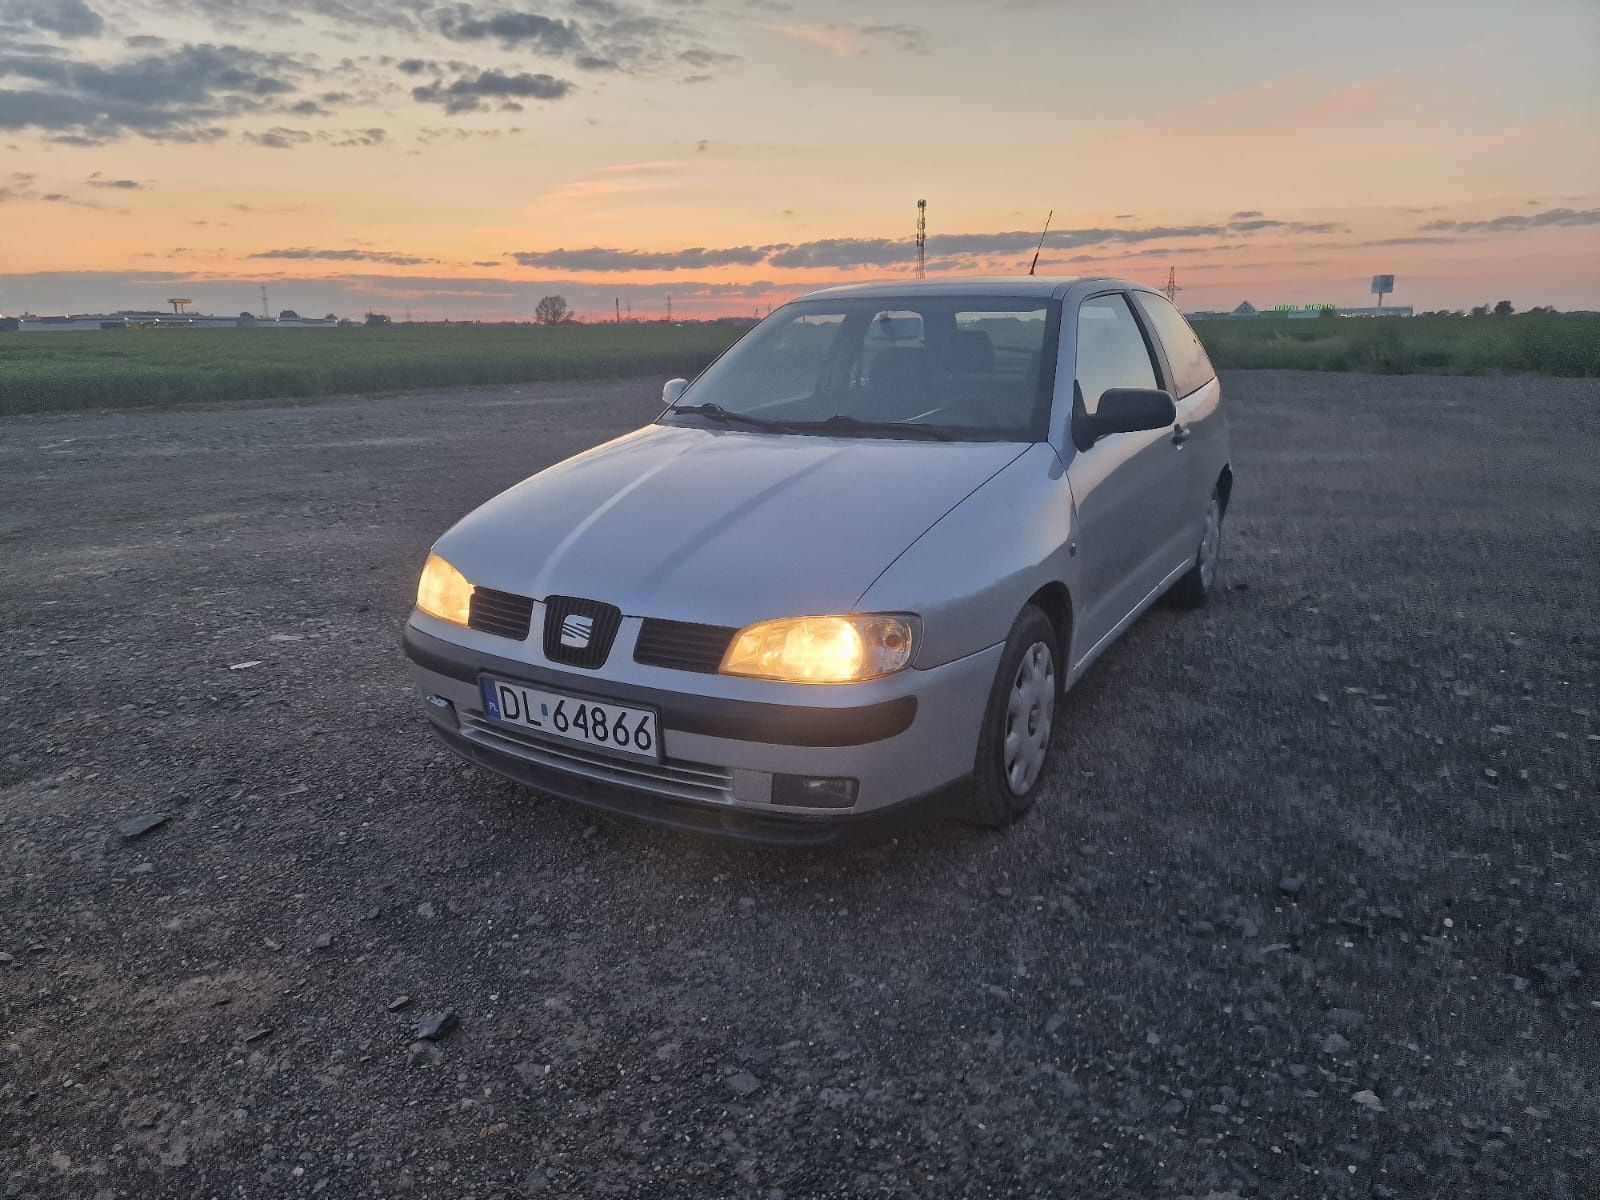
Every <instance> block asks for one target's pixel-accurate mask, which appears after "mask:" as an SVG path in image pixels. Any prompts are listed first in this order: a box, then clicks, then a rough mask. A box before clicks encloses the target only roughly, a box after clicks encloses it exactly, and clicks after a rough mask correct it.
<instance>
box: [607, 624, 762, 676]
mask: <svg viewBox="0 0 1600 1200" xmlns="http://www.w3.org/2000/svg"><path fill="white" fill-rule="evenodd" d="M738 632H739V631H738V630H737V629H729V628H728V627H727V626H725V625H696V624H693V623H692V622H689V621H662V620H658V619H657V618H655V617H646V618H645V620H644V624H643V626H642V627H641V628H640V630H639V641H638V643H637V644H636V645H635V646H634V648H633V661H634V662H636V663H643V664H644V665H645V666H648V667H670V668H672V669H673V670H674V671H699V672H700V673H701V674H704V675H715V674H716V673H717V668H718V667H720V666H721V665H722V656H723V655H724V654H726V653H727V652H728V644H729V643H730V642H732V641H733V638H734V635H735V634H736V633H738Z"/></svg>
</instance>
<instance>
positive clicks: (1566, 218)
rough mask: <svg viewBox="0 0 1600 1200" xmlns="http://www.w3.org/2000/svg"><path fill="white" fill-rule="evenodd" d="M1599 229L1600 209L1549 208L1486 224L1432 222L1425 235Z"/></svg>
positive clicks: (1493, 218) (1483, 222)
mask: <svg viewBox="0 0 1600 1200" xmlns="http://www.w3.org/2000/svg"><path fill="white" fill-rule="evenodd" d="M1576 225H1600V208H1583V209H1577V208H1547V209H1545V211H1544V212H1541V213H1508V214H1507V215H1505V216H1503V217H1490V218H1489V219H1487V220H1484V221H1429V222H1428V223H1427V224H1426V225H1424V226H1423V227H1422V229H1423V231H1424V232H1426V233H1432V232H1443V233H1521V232H1522V231H1524V230H1527V229H1546V228H1551V227H1554V228H1569V227H1572V226H1576Z"/></svg>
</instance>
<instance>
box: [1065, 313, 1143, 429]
mask: <svg viewBox="0 0 1600 1200" xmlns="http://www.w3.org/2000/svg"><path fill="white" fill-rule="evenodd" d="M1078 386H1079V387H1080V388H1082V389H1083V407H1084V408H1085V409H1086V410H1087V411H1089V412H1091V413H1092V412H1094V411H1095V410H1096V409H1098V408H1099V407H1100V397H1101V396H1102V395H1103V394H1104V393H1105V392H1108V391H1110V390H1111V389H1112V388H1153V387H1157V386H1158V385H1157V383H1156V369H1155V364H1154V363H1153V362H1152V361H1151V359H1150V348H1149V347H1148V346H1146V345H1145V341H1144V334H1143V333H1141V332H1140V331H1139V323H1138V322H1137V321H1135V320H1134V319H1133V311H1132V310H1131V309H1130V308H1129V307H1128V301H1127V298H1126V297H1124V296H1123V295H1121V294H1120V293H1118V294H1115V295H1109V296H1095V297H1094V298H1093V299H1090V300H1085V301H1084V302H1083V303H1082V304H1081V305H1080V306H1079V307H1078Z"/></svg>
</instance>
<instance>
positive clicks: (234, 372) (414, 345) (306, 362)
mask: <svg viewBox="0 0 1600 1200" xmlns="http://www.w3.org/2000/svg"><path fill="white" fill-rule="evenodd" d="M741 332H742V330H741V329H740V328H738V327H735V326H721V325H683V326H669V325H636V326H616V325H580V326H567V327H559V328H554V329H547V328H541V327H532V326H520V327H513V326H494V325H486V326H475V325H462V326H457V327H451V328H420V329H407V328H391V329H366V328H356V329H326V330H321V329H318V330H311V329H306V330H299V329H285V330H259V329H125V330H109V331H104V332H85V333H0V413H24V412H55V411H62V410H67V409H80V408H125V407H142V406H146V405H165V404H193V403H214V402H217V401H226V400H255V399H264V398H269V397H272V398H275V397H294V396H332V395H340V394H342V393H345V392H383V391H397V390H401V389H406V388H427V387H452V386H460V385H463V384H488V383H530V382H534V381H539V380H555V379H610V378H621V377H623V376H629V375H659V376H660V377H661V378H662V379H669V378H671V377H672V376H674V375H692V374H694V373H695V372H696V371H698V370H700V368H702V367H704V366H705V365H706V363H708V362H710V361H711V360H712V359H713V358H714V357H716V355H718V354H720V353H721V352H722V351H723V349H725V348H726V347H727V346H728V345H729V344H730V343H731V342H732V341H733V340H734V339H735V338H736V337H738V335H739V334H740V333H741Z"/></svg>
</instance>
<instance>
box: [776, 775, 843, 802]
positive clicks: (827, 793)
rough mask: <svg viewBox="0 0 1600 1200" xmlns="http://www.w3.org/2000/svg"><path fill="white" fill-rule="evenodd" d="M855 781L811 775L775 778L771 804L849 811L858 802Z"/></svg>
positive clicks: (777, 776) (778, 776)
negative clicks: (845, 809) (847, 809)
mask: <svg viewBox="0 0 1600 1200" xmlns="http://www.w3.org/2000/svg"><path fill="white" fill-rule="evenodd" d="M858 786H859V785H858V783H857V781H856V780H854V779H827V778H820V777H817V776H812V775H774V776H773V777H772V802H773V803H774V804H787V805H790V806H792V807H794V808H849V807H850V806H851V805H853V804H854V803H855V802H856V788H857V787H858Z"/></svg>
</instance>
